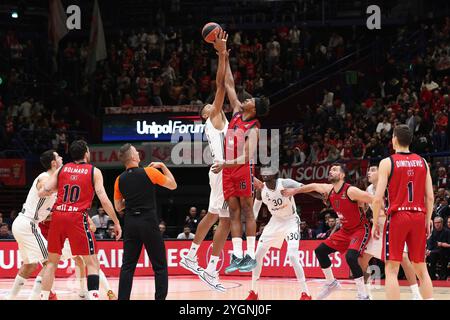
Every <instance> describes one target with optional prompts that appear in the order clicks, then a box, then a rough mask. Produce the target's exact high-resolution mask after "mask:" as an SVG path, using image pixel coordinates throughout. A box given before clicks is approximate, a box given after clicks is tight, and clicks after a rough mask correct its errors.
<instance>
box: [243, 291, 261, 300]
mask: <svg viewBox="0 0 450 320" xmlns="http://www.w3.org/2000/svg"><path fill="white" fill-rule="evenodd" d="M245 300H259V299H258V294H257V293H255V291H253V290H251V291H250V292H249V294H248V297H247V298H246V299H245Z"/></svg>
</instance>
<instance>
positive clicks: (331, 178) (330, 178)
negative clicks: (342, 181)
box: [328, 176, 339, 184]
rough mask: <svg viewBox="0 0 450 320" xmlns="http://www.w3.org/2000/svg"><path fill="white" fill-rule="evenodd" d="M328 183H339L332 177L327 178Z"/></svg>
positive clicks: (336, 178)
mask: <svg viewBox="0 0 450 320" xmlns="http://www.w3.org/2000/svg"><path fill="white" fill-rule="evenodd" d="M328 182H330V183H331V184H335V183H337V182H339V178H338V177H333V176H328Z"/></svg>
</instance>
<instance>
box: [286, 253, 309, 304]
mask: <svg viewBox="0 0 450 320" xmlns="http://www.w3.org/2000/svg"><path fill="white" fill-rule="evenodd" d="M299 259H300V258H299V256H298V254H297V255H296V256H295V257H294V256H289V260H290V261H291V264H292V267H293V268H294V271H295V276H296V277H297V281H298V283H299V285H300V291H301V292H305V293H306V294H307V295H308V296H309V295H310V294H309V290H308V286H307V285H306V279H305V272H304V271H303V267H302V265H301V263H300V260H299Z"/></svg>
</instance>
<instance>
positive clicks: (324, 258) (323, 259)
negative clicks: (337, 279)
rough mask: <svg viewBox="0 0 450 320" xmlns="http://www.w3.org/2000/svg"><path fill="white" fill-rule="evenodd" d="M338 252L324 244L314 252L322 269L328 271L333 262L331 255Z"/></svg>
mask: <svg viewBox="0 0 450 320" xmlns="http://www.w3.org/2000/svg"><path fill="white" fill-rule="evenodd" d="M335 251H336V250H334V249H331V248H330V247H329V246H327V245H326V244H324V243H321V244H320V245H319V246H318V247H317V248H316V250H314V252H315V253H316V257H317V260H319V264H320V267H321V268H322V269H327V268H329V267H330V266H331V260H330V257H329V256H328V255H329V254H330V253H333V252H335Z"/></svg>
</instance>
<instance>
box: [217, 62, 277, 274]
mask: <svg viewBox="0 0 450 320" xmlns="http://www.w3.org/2000/svg"><path fill="white" fill-rule="evenodd" d="M226 67H227V70H226V75H225V88H226V91H227V95H228V99H229V100H230V103H231V106H232V108H233V117H232V119H231V121H230V123H229V124H228V130H227V134H226V136H225V161H216V162H215V164H214V165H213V166H212V170H213V172H214V173H219V172H220V171H221V170H222V169H223V174H222V179H223V192H224V198H225V201H227V203H228V208H229V211H230V219H231V237H232V243H233V254H232V256H231V263H230V265H229V266H228V267H227V268H226V269H225V273H230V272H233V271H236V270H239V271H241V272H249V271H251V270H253V269H254V268H255V267H256V260H255V239H256V238H255V235H256V221H255V217H254V215H253V189H254V179H253V173H254V166H255V153H256V148H257V145H258V135H259V128H260V123H259V121H258V119H256V116H263V115H265V114H267V112H268V110H269V101H268V100H267V99H264V98H251V99H246V100H245V101H244V102H243V103H241V102H240V101H239V100H238V97H237V95H236V90H235V87H234V79H233V74H232V72H231V68H230V63H229V61H228V62H227V64H226ZM241 214H243V215H244V216H245V221H246V222H245V234H246V237H247V254H246V255H245V257H244V255H243V250H242V222H241Z"/></svg>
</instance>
